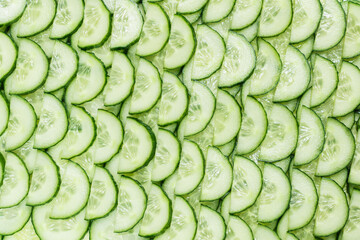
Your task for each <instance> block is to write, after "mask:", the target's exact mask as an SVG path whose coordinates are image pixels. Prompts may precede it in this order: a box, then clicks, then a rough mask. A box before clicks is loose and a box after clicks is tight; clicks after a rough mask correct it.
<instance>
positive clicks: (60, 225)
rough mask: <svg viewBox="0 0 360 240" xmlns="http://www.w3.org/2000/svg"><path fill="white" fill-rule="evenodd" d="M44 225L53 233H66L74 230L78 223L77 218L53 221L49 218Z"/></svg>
mask: <svg viewBox="0 0 360 240" xmlns="http://www.w3.org/2000/svg"><path fill="white" fill-rule="evenodd" d="M44 223H45V224H46V226H47V227H46V228H47V229H49V230H50V231H51V232H66V231H71V230H73V229H74V228H75V227H76V226H77V223H78V221H77V219H76V216H75V217H71V218H68V219H65V220H63V219H56V220H53V219H51V218H47V219H46V221H44Z"/></svg>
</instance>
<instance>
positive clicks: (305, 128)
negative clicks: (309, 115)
mask: <svg viewBox="0 0 360 240" xmlns="http://www.w3.org/2000/svg"><path fill="white" fill-rule="evenodd" d="M311 133H312V131H311V128H310V127H309V125H308V124H306V123H305V122H302V123H301V124H300V127H299V141H298V146H299V147H302V146H304V145H307V144H308V143H309V141H310V139H311V138H312V134H311Z"/></svg>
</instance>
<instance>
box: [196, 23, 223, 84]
mask: <svg viewBox="0 0 360 240" xmlns="http://www.w3.org/2000/svg"><path fill="white" fill-rule="evenodd" d="M196 39H197V45H196V50H195V54H194V57H193V61H194V63H193V67H192V74H191V78H192V79H195V80H200V79H204V78H207V77H209V76H210V75H212V74H213V73H214V72H215V71H217V70H218V69H219V68H220V67H221V64H222V62H223V59H224V56H225V50H226V49H225V42H224V39H223V38H222V37H221V36H220V34H219V33H217V32H216V31H215V30H213V29H212V28H210V27H208V26H207V25H198V26H197V30H196Z"/></svg>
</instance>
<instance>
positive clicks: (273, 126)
mask: <svg viewBox="0 0 360 240" xmlns="http://www.w3.org/2000/svg"><path fill="white" fill-rule="evenodd" d="M285 134H286V133H285V127H284V125H283V124H281V123H278V122H275V121H271V120H270V123H269V129H268V132H267V134H266V138H265V140H264V147H265V148H272V147H274V146H275V145H276V144H277V143H278V142H279V141H282V140H283V139H284V137H285Z"/></svg>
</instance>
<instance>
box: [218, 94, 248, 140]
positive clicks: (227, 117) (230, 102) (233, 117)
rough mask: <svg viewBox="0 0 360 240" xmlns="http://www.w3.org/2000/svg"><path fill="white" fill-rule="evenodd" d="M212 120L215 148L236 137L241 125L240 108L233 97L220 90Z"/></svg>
mask: <svg viewBox="0 0 360 240" xmlns="http://www.w3.org/2000/svg"><path fill="white" fill-rule="evenodd" d="M213 118H214V120H213V121H214V128H215V129H214V137H213V144H214V145H215V146H219V145H224V144H226V143H228V142H230V141H231V140H232V139H234V138H235V137H236V135H237V134H238V132H239V130H240V125H241V111H240V106H239V104H238V103H237V102H236V100H235V99H234V97H233V96H231V95H230V94H229V93H227V92H225V91H223V90H220V89H219V90H218V92H217V101H216V109H215V113H214V117H213Z"/></svg>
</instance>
